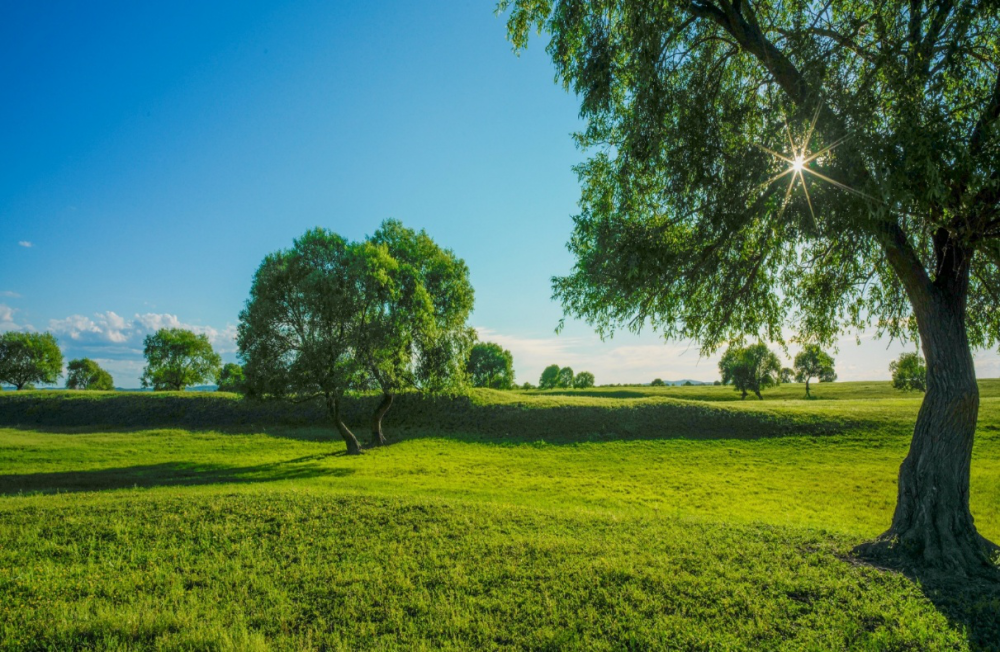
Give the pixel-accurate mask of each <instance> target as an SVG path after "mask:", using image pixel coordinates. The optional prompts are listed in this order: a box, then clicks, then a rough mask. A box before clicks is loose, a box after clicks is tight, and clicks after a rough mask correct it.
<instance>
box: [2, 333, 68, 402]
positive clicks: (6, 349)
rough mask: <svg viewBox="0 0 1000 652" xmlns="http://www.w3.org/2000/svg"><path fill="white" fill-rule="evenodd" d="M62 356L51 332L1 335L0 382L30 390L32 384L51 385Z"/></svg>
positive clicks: (57, 371) (58, 373) (57, 372)
mask: <svg viewBox="0 0 1000 652" xmlns="http://www.w3.org/2000/svg"><path fill="white" fill-rule="evenodd" d="M62 366H63V356H62V351H60V350H59V343H58V342H57V341H56V338H55V337H54V336H53V335H52V334H51V333H19V332H14V331H8V332H6V333H4V334H3V335H0V383H8V384H10V385H13V386H14V387H16V388H17V389H19V390H21V389H26V388H27V389H30V388H31V387H33V386H34V384H35V383H42V384H52V383H54V382H56V380H57V379H58V378H59V376H60V374H61V373H62Z"/></svg>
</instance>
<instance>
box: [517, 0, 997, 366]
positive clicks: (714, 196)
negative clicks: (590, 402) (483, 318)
mask: <svg viewBox="0 0 1000 652" xmlns="http://www.w3.org/2000/svg"><path fill="white" fill-rule="evenodd" d="M912 7H916V11H917V12H918V13H917V14H914V15H913V16H912V17H911V16H910V11H911V8H912ZM497 8H498V11H499V12H504V13H506V15H507V18H508V35H509V38H510V40H511V42H512V43H513V44H514V46H515V48H516V49H521V48H524V47H525V46H526V44H527V40H528V38H529V36H530V33H531V31H532V30H533V29H537V30H544V31H545V32H547V34H548V36H549V37H550V41H549V44H548V48H547V49H548V53H549V54H550V56H551V57H552V61H553V63H554V64H555V67H556V71H557V76H558V78H559V79H560V81H561V82H562V83H563V84H564V85H565V86H567V87H568V88H571V89H572V90H573V91H574V92H575V93H576V94H577V95H578V96H579V98H580V112H581V116H582V117H583V118H584V119H585V121H586V126H585V128H584V130H583V131H582V132H581V133H580V134H577V136H576V140H577V143H578V144H579V145H580V146H581V147H582V148H583V149H585V150H587V151H588V153H589V155H590V158H589V159H588V160H587V161H586V162H584V163H583V164H581V165H580V166H578V168H577V173H578V175H579V178H580V184H581V200H580V214H579V215H578V216H576V217H575V218H574V221H575V228H574V232H573V235H572V237H571V240H570V243H569V249H570V251H571V252H572V253H573V255H574V257H575V259H576V262H575V265H574V267H573V269H572V270H571V272H570V273H569V274H567V275H566V276H562V277H557V278H554V279H553V289H554V295H555V297H556V298H558V299H559V300H560V301H561V302H562V304H563V307H564V309H565V311H566V313H567V314H568V315H572V316H575V317H579V318H581V319H584V320H585V321H587V322H588V323H589V324H591V325H592V326H594V327H595V328H596V329H597V330H598V331H599V332H600V333H601V334H602V335H608V334H610V333H612V332H613V331H614V330H616V329H621V328H626V329H629V330H633V331H638V330H640V329H642V328H643V327H648V326H651V327H652V328H654V329H655V330H656V331H658V332H660V333H662V334H663V335H665V336H666V337H670V338H673V337H683V338H692V339H695V340H697V341H698V342H700V343H701V344H702V347H703V349H704V350H705V351H706V352H710V351H714V350H716V349H718V348H719V347H720V346H723V345H725V343H727V342H729V341H734V340H737V341H738V340H741V339H742V338H743V337H746V336H751V337H755V338H762V339H766V340H770V341H777V342H781V341H783V332H787V330H788V329H791V330H793V331H795V332H797V334H798V336H799V337H800V338H801V339H804V340H805V339H809V340H812V341H816V342H819V343H821V344H828V343H830V342H831V341H833V340H834V339H836V338H837V337H838V336H839V335H840V334H841V332H842V330H843V329H844V328H850V329H861V328H864V327H867V326H874V328H875V329H876V331H877V333H879V334H887V335H889V336H891V337H894V338H899V337H903V338H908V339H911V338H914V337H915V336H916V324H915V321H914V320H913V319H912V314H913V311H912V307H911V303H910V299H911V297H910V296H909V294H908V293H907V292H906V291H904V289H903V284H902V283H901V279H900V276H899V274H904V275H905V276H909V278H908V279H906V282H908V283H910V284H911V286H913V285H914V284H919V283H920V282H921V281H920V279H921V275H924V276H925V277H926V279H928V280H929V281H930V282H935V281H936V280H937V279H938V277H939V276H944V277H949V276H950V275H953V274H954V273H955V272H954V270H953V269H952V268H950V267H948V266H942V265H941V264H940V263H941V260H942V259H943V258H944V257H947V256H948V255H951V254H948V252H949V251H955V250H956V248H961V249H962V250H964V248H969V250H970V251H974V254H972V264H971V275H970V276H971V278H972V283H971V286H970V297H969V302H968V306H969V310H968V321H967V329H968V333H969V337H970V340H971V341H972V342H973V344H974V345H976V346H993V345H995V344H996V343H997V342H998V338H1000V328H998V326H997V320H998V318H997V314H1000V311H998V308H1000V295H998V294H997V292H996V291H995V290H993V289H992V286H995V284H992V283H991V282H992V281H995V280H996V278H997V275H998V260H1000V256H997V255H996V251H997V250H996V247H997V245H996V243H997V241H998V239H1000V213H998V209H997V206H998V202H1000V190H998V188H1000V181H998V180H997V178H996V172H995V171H996V170H997V169H1000V129H998V120H1000V110H998V109H997V108H996V107H998V106H1000V85H998V71H997V69H996V66H995V60H996V53H997V52H998V51H1000V14H997V12H996V11H995V9H996V3H986V4H984V3H974V2H961V3H943V4H936V5H931V4H930V3H917V4H916V5H914V4H913V3H902V2H890V3H881V4H874V5H873V4H871V3H861V2H854V1H847V0H843V1H838V2H833V3H814V2H801V3H791V4H789V3H775V2H762V3H761V2H758V3H732V2H725V1H723V0H717V1H711V0H705V1H704V2H696V3H687V2H660V1H659V0H635V1H633V0H629V1H628V2H626V1H624V0H562V1H559V2H540V1H538V0H522V1H517V0H503V1H502V2H500V3H499V4H498V7H497ZM790 141H791V142H790ZM793 143H795V144H797V145H798V146H805V148H806V153H807V154H808V153H819V152H821V151H822V150H825V149H827V148H830V149H828V150H827V151H825V152H823V154H822V156H820V157H818V158H816V159H815V160H811V161H809V162H808V163H807V164H806V165H805V167H804V170H803V172H802V175H803V179H804V182H805V184H804V185H803V184H798V185H797V186H796V187H795V188H793V189H792V190H791V191H789V186H788V181H789V176H790V175H785V176H783V177H781V178H779V179H777V180H775V177H777V176H778V175H780V174H781V173H783V172H786V171H787V170H788V164H786V163H785V162H783V161H781V160H780V159H778V158H776V157H774V156H772V155H771V154H769V153H767V152H765V151H764V150H763V149H762V148H768V149H770V150H773V151H775V152H778V153H783V154H785V155H787V154H789V152H790V147H792V144H793ZM807 158H808V157H807ZM807 192H808V196H807V194H806V193H807ZM935 233H937V235H935ZM935 237H936V238H937V239H938V240H937V242H935ZM889 250H895V251H896V252H897V254H898V255H897V254H894V256H895V257H887V256H888V255H887V251H889ZM900 252H901V253H900ZM893 261H896V262H893ZM887 262H888V263H890V264H887ZM920 268H922V269H920ZM947 283H948V281H947V278H946V280H945V281H942V282H941V283H940V284H941V285H942V287H944V288H945V289H944V290H942V291H944V292H947V291H949V288H948V287H946V286H947Z"/></svg>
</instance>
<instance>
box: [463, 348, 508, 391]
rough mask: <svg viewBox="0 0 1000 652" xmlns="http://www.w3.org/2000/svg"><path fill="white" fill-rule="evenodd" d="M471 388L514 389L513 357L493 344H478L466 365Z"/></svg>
mask: <svg viewBox="0 0 1000 652" xmlns="http://www.w3.org/2000/svg"><path fill="white" fill-rule="evenodd" d="M466 369H467V370H468V373H469V380H470V381H471V382H472V386H473V387H489V388H491V389H513V388H514V356H512V355H511V353H510V351H508V350H507V349H505V348H503V347H502V346H500V345H499V344H496V343H494V342H479V343H477V344H476V345H475V346H473V347H472V352H471V353H469V362H468V364H467V365H466Z"/></svg>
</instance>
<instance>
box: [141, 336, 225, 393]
mask: <svg viewBox="0 0 1000 652" xmlns="http://www.w3.org/2000/svg"><path fill="white" fill-rule="evenodd" d="M143 344H144V351H143V353H144V354H145V356H146V368H145V369H144V370H143V372H142V386H143V387H152V388H153V389H154V390H155V391H175V392H179V391H183V390H184V388H185V387H188V386H189V385H197V384H199V383H205V382H211V381H213V380H215V378H216V376H217V374H218V372H219V367H220V366H221V365H222V359H221V358H220V357H219V355H218V354H217V353H216V352H215V351H214V350H213V349H212V343H211V342H209V341H208V336H207V335H205V334H204V333H202V334H201V335H196V334H195V333H192V332H191V331H189V330H185V329H183V328H161V329H160V330H158V331H156V332H155V333H153V334H151V335H147V336H146V339H145V340H144V342H143Z"/></svg>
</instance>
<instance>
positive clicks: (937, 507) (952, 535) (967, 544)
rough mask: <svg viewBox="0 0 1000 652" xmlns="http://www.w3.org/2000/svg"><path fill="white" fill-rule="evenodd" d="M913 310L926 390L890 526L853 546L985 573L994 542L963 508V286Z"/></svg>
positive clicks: (967, 393)
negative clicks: (924, 362) (867, 541)
mask: <svg viewBox="0 0 1000 652" xmlns="http://www.w3.org/2000/svg"><path fill="white" fill-rule="evenodd" d="M960 289H964V288H960ZM914 313H915V314H916V317H917V325H918V327H919V329H920V337H921V345H922V347H923V351H924V356H925V358H926V359H927V393H926V395H925V396H924V400H923V403H922V404H921V406H920V412H919V413H918V415H917V422H916V426H915V427H914V430H913V440H912V442H911V443H910V451H909V453H908V454H907V456H906V459H905V460H903V463H902V465H901V466H900V467H899V483H898V497H897V502H896V511H895V513H894V514H893V517H892V526H891V527H890V528H889V529H888V530H887V531H886V532H885V533H884V534H882V536H880V537H879V539H878V540H877V541H875V542H874V543H871V544H866V545H863V546H859V552H861V553H863V554H872V555H875V556H880V555H882V554H886V553H896V552H902V553H904V554H905V555H906V557H907V558H909V559H911V560H913V561H914V562H916V563H917V564H919V565H920V566H921V567H923V568H927V569H932V570H935V571H941V572H944V573H947V574H948V575H950V576H958V577H966V576H967V575H969V574H972V575H976V574H981V573H986V572H987V571H989V570H991V569H992V568H993V564H992V563H991V560H990V557H991V556H992V555H993V554H994V553H995V552H997V550H998V548H997V546H996V545H994V544H992V543H991V542H989V541H987V540H986V539H984V538H983V537H982V536H980V534H979V532H978V531H977V530H976V526H975V523H974V522H973V518H972V513H971V512H970V511H969V468H970V466H971V462H972V442H973V437H974V435H975V430H976V419H977V417H978V413H979V387H978V385H977V384H976V374H975V367H974V366H973V362H972V351H971V349H970V347H969V340H968V337H967V334H966V329H965V314H964V313H965V292H962V291H957V292H940V291H936V292H933V293H931V294H930V296H929V297H928V298H927V299H926V301H924V302H922V305H921V304H917V305H914Z"/></svg>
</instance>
